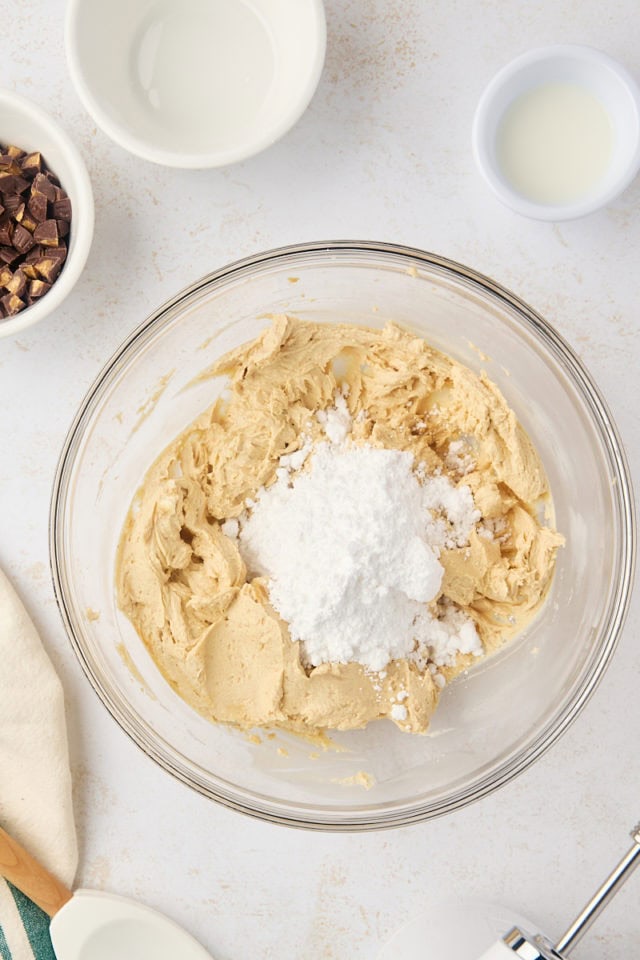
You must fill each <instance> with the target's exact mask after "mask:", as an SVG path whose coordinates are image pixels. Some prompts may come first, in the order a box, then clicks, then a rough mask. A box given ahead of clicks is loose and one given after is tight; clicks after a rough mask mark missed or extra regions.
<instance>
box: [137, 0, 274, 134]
mask: <svg viewBox="0 0 640 960" xmlns="http://www.w3.org/2000/svg"><path fill="white" fill-rule="evenodd" d="M131 69H132V72H133V77H134V81H135V84H134V85H135V89H136V91H137V94H138V97H139V99H140V102H141V105H142V107H143V109H144V110H145V112H146V113H147V114H149V115H150V116H151V117H152V119H153V121H154V122H155V123H156V124H157V125H158V126H159V127H161V128H163V129H164V130H169V131H171V132H172V134H173V135H174V136H176V137H183V138H184V139H183V142H182V143H175V148H176V149H179V148H181V147H182V148H188V149H190V150H198V149H209V148H210V147H211V145H212V141H213V142H216V141H217V142H219V143H227V142H233V141H234V140H235V139H236V138H237V137H238V136H239V135H242V134H243V133H246V131H247V130H248V129H250V128H251V126H252V125H253V124H255V122H256V119H257V117H258V114H259V112H260V109H261V108H262V106H263V105H264V103H265V100H266V98H267V95H268V93H269V89H270V86H271V83H272V80H273V77H274V72H275V57H274V50H273V43H272V39H271V36H270V34H269V32H268V30H267V28H266V26H265V24H264V23H263V21H262V20H261V18H260V17H259V15H258V14H257V13H256V12H255V11H254V10H253V9H252V8H251V6H250V5H248V4H246V3H245V2H244V0H180V3H175V2H173V0H158V2H156V3H154V4H153V5H152V6H151V9H150V10H149V12H148V14H147V15H146V17H145V19H144V20H143V22H142V24H141V27H140V29H139V31H138V35H137V38H136V40H135V42H134V44H133V50H132V63H131Z"/></svg>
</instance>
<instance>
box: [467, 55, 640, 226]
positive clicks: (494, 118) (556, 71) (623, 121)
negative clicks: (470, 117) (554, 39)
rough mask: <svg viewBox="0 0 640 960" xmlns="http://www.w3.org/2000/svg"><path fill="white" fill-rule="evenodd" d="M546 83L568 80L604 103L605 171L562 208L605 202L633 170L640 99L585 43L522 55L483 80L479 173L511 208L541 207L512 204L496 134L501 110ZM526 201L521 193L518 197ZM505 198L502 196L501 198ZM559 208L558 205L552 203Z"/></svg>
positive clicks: (638, 156) (637, 159)
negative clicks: (608, 144) (608, 139)
mask: <svg viewBox="0 0 640 960" xmlns="http://www.w3.org/2000/svg"><path fill="white" fill-rule="evenodd" d="M547 83H571V84H577V85H578V86H581V87H582V88H583V89H585V90H586V91H588V92H589V93H591V94H592V95H593V96H594V97H595V98H596V99H597V100H599V101H600V103H601V104H602V105H603V106H604V108H605V110H606V112H607V114H608V115H609V117H610V120H611V126H612V133H613V136H612V153H611V160H610V163H609V166H608V169H607V171H606V173H605V175H604V176H603V177H602V179H601V180H599V181H598V182H597V183H596V184H594V185H593V187H592V189H591V191H590V192H589V193H588V194H586V195H585V196H584V197H581V198H580V200H579V201H576V202H575V203H572V204H568V205H567V210H568V211H569V212H570V211H571V209H575V211H576V215H579V213H580V210H581V209H582V208H585V209H586V208H588V207H592V206H593V205H594V204H596V205H598V204H599V202H601V201H602V202H606V200H607V199H608V198H612V197H613V196H614V195H615V194H616V193H617V192H619V190H621V189H623V188H624V187H625V186H627V184H628V183H629V181H630V179H631V178H632V177H633V176H634V175H635V173H636V172H637V170H638V164H639V163H640V102H639V101H638V93H637V88H636V86H635V83H634V82H633V80H631V78H630V77H628V76H627V75H626V72H625V71H624V70H622V68H620V67H619V66H618V65H617V64H616V63H615V62H614V61H612V60H610V58H609V57H606V56H604V55H602V54H600V53H599V51H597V50H590V49H589V48H579V47H578V48H571V47H569V48H567V47H564V48H560V49H559V50H557V52H553V50H552V51H550V52H549V53H548V54H545V53H544V51H542V52H541V53H540V55H539V56H536V53H535V51H534V52H532V54H531V58H530V60H527V55H525V56H524V57H523V58H522V60H517V61H515V62H514V63H513V64H512V65H508V66H507V67H505V68H504V70H503V71H501V72H500V73H499V74H498V75H497V76H496V78H495V79H494V80H493V81H492V83H491V84H489V87H488V88H487V91H486V93H485V95H484V97H483V99H482V100H481V103H480V106H479V109H478V116H477V117H476V130H475V146H476V151H477V154H478V159H479V161H480V163H481V167H482V169H483V172H484V174H485V176H487V177H488V179H489V180H490V182H491V185H492V186H493V187H494V189H496V190H498V191H499V192H500V194H501V195H502V196H503V198H509V197H511V201H512V203H514V202H515V204H516V209H518V208H520V210H521V212H525V213H526V212H529V213H530V215H532V216H535V212H534V208H535V207H536V206H537V207H539V208H542V207H544V205H538V204H534V203H529V204H528V206H529V208H530V210H529V211H527V210H526V209H525V208H524V207H523V206H522V205H518V201H519V200H520V199H521V198H520V195H519V194H518V192H517V191H515V190H514V189H513V187H512V185H511V184H510V182H509V180H508V179H507V178H506V177H505V176H504V173H503V171H502V168H501V165H500V161H499V158H498V155H497V139H498V138H497V134H498V131H499V128H500V123H501V121H502V119H503V117H504V115H505V112H506V111H507V110H508V108H509V107H510V106H511V104H512V103H513V102H514V101H515V100H516V99H517V98H518V97H520V96H522V95H523V94H525V93H528V92H529V91H531V90H533V89H535V88H536V87H539V86H541V85H543V84H547ZM524 199H525V200H526V198H524ZM507 202H508V200H507ZM556 209H557V212H558V213H560V212H561V208H560V205H558V207H557V208H556Z"/></svg>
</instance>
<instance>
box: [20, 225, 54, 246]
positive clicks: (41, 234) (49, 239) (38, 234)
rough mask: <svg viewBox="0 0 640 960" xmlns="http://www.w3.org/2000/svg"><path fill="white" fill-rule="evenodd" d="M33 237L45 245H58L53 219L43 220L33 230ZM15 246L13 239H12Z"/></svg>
mask: <svg viewBox="0 0 640 960" xmlns="http://www.w3.org/2000/svg"><path fill="white" fill-rule="evenodd" d="M33 239H34V240H36V241H37V242H38V243H42V244H44V246H45V247H57V246H58V224H57V223H56V221H55V220H43V222H42V223H39V224H38V225H37V227H36V228H35V230H34V231H33ZM14 246H15V241H14Z"/></svg>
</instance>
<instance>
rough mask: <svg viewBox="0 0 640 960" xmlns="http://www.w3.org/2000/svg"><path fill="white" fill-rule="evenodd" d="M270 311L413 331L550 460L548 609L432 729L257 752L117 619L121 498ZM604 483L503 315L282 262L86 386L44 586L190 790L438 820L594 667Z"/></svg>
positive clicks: (386, 266) (286, 810)
mask: <svg viewBox="0 0 640 960" xmlns="http://www.w3.org/2000/svg"><path fill="white" fill-rule="evenodd" d="M407 262H409V263H412V261H410V260H409V261H407ZM292 276H293V277H299V280H298V282H297V283H291V282H290V278H291V277H292ZM265 311H290V312H292V313H294V314H296V315H298V316H300V317H303V318H308V319H314V320H323V321H328V322H334V321H337V320H340V321H348V322H353V323H359V324H366V325H370V326H375V327H380V326H382V325H383V324H384V322H385V321H386V320H395V321H398V322H400V323H403V324H405V325H407V326H409V327H411V328H413V329H414V330H416V331H417V332H418V333H420V334H421V335H423V336H425V337H426V338H427V339H428V340H429V341H430V342H431V343H433V344H434V345H435V346H437V347H439V348H441V349H443V350H445V351H447V352H449V353H450V354H452V355H453V356H455V357H456V358H457V359H458V360H460V361H462V362H463V363H466V364H468V365H469V366H470V367H471V368H473V369H475V370H480V369H481V368H484V369H486V370H487V372H488V374H489V375H490V377H491V378H492V379H493V380H494V381H495V382H496V383H497V384H498V385H499V386H500V388H501V389H502V391H503V392H504V394H505V396H506V398H507V400H508V402H509V403H510V404H511V405H512V406H513V408H514V409H515V411H516V412H517V415H518V416H519V417H520V419H521V421H522V423H523V424H524V426H525V428H526V429H527V430H528V432H529V434H530V435H531V437H532V438H533V440H534V442H535V444H536V446H537V448H538V450H539V452H540V454H541V456H542V459H543V461H544V464H545V466H546V469H547V472H548V475H549V480H550V484H551V489H552V491H553V495H554V501H555V510H556V515H557V526H558V528H559V529H560V530H561V531H562V532H563V533H564V534H565V536H566V538H567V544H566V547H564V549H562V550H561V551H560V553H559V557H558V565H557V572H556V575H555V579H554V582H553V587H552V591H551V594H550V596H549V598H548V601H547V603H546V606H545V607H544V609H543V611H542V613H541V614H540V615H539V617H538V618H537V619H536V620H535V621H534V622H533V623H532V624H531V625H530V626H529V627H528V628H527V629H526V630H525V631H524V633H523V634H522V635H521V637H520V638H519V639H518V640H517V641H516V642H514V643H513V644H511V645H510V646H508V647H507V648H506V649H504V650H503V651H502V652H500V653H499V654H498V655H496V656H495V657H493V658H492V659H490V660H488V661H486V662H484V663H483V664H482V665H480V666H479V667H478V668H476V669H474V670H473V671H471V672H470V673H469V675H468V676H465V677H462V678H460V679H459V680H457V681H456V682H455V683H453V684H452V685H451V686H450V687H449V688H448V689H447V690H446V691H445V693H444V696H443V698H442V701H441V705H440V707H439V709H438V711H437V713H436V715H435V718H434V721H433V723H432V726H431V729H430V731H429V734H428V735H427V736H424V737H422V736H410V735H406V734H403V733H401V732H400V731H399V730H397V729H396V728H395V727H394V726H393V725H392V724H391V723H389V722H379V723H375V724H372V725H370V726H369V728H367V729H366V730H364V731H355V732H350V733H342V734H336V735H335V737H334V739H335V741H336V742H337V743H338V744H340V745H341V746H342V747H344V748H346V750H345V752H335V751H331V750H330V751H326V752H324V751H322V750H321V749H318V748H317V747H314V746H313V745H310V744H308V743H306V742H304V741H301V740H298V739H296V738H294V737H291V736H288V735H285V734H280V733H278V734H277V736H276V738H275V739H274V740H268V739H265V738H264V737H263V736H262V735H260V738H261V740H262V741H263V742H261V743H253V742H251V741H250V740H249V739H248V737H247V736H246V735H244V734H243V733H240V732H238V731H235V730H232V729H228V728H225V727H223V726H214V725H212V724H210V723H208V722H207V721H205V720H204V719H202V718H201V717H200V716H198V715H197V714H196V713H194V712H193V711H192V710H191V709H190V708H189V707H187V706H186V704H185V703H183V701H182V700H181V699H180V698H179V697H178V696H177V695H176V694H175V693H174V692H173V691H172V690H171V689H170V688H169V686H168V685H167V683H166V682H165V681H164V680H163V678H162V677H161V675H160V674H159V672H158V670H157V668H156V667H155V665H154V663H153V661H152V660H151V658H150V656H149V654H148V653H147V651H146V649H145V647H144V645H143V644H142V642H141V641H140V639H139V638H138V636H137V634H136V633H135V631H134V630H133V628H132V627H131V625H130V623H129V622H128V620H127V619H126V618H125V617H124V616H123V615H122V614H121V613H120V612H119V611H118V609H117V605H116V599H115V590H114V558H115V553H116V546H117V542H118V537H119V533H120V529H121V526H122V523H123V520H124V517H125V514H126V511H127V509H128V506H129V503H130V501H131V498H132V497H133V494H134V492H135V490H136V489H137V487H138V485H139V484H140V482H141V480H142V477H143V475H144V473H145V471H146V470H147V468H148V467H149V465H150V464H151V462H152V461H153V460H154V458H155V457H156V456H157V454H158V453H159V451H160V450H161V449H162V448H163V447H164V446H165V445H166V444H167V443H168V442H169V441H170V440H171V438H173V437H174V435H176V434H177V433H178V432H179V431H181V430H182V429H183V428H184V427H186V426H187V425H188V424H189V422H190V421H191V420H192V419H193V418H194V417H195V416H196V415H197V414H199V413H200V412H201V411H202V410H203V409H204V408H206V407H207V406H208V405H209V404H211V403H212V402H213V400H214V399H215V397H216V396H217V395H218V393H219V392H220V390H221V389H222V388H223V385H224V384H223V382H221V381H220V380H218V379H216V380H214V379H207V378H204V379H195V378H196V377H197V375H198V374H201V373H202V371H204V370H206V368H207V367H208V366H209V365H210V364H211V363H212V362H213V361H214V360H215V359H216V358H217V357H218V356H220V354H221V353H222V352H224V351H226V350H228V349H230V348H232V347H234V346H236V345H237V344H239V343H242V342H243V341H246V340H248V339H250V338H253V337H255V336H256V335H257V334H258V333H259V331H260V330H262V329H263V328H264V327H265V325H266V324H267V323H268V322H269V321H268V320H267V319H266V318H265V317H264V314H265ZM479 351H482V352H483V353H484V354H486V353H488V354H490V358H486V357H484V358H481V357H480V354H479ZM612 471H613V468H612V466H611V465H610V463H609V462H608V458H607V454H606V452H605V450H604V448H603V442H602V439H601V435H600V434H599V432H598V429H597V428H596V426H595V425H594V421H593V418H592V415H591V413H590V412H589V410H588V408H587V406H586V405H585V402H584V399H583V398H582V397H581V396H580V394H579V392H578V391H577V390H576V387H575V383H574V381H573V380H572V378H571V376H569V375H568V373H567V371H566V369H564V368H563V366H562V364H560V363H558V362H557V360H556V359H555V358H554V357H553V356H552V355H551V354H550V353H549V352H548V351H547V350H546V349H545V347H543V345H542V343H541V340H540V338H539V337H536V336H534V334H533V333H532V332H531V331H530V330H528V329H527V328H526V326H524V325H523V323H522V321H521V320H520V319H519V317H518V314H517V311H516V310H514V309H513V308H512V307H511V306H509V305H508V304H506V303H500V302H499V301H498V300H497V299H492V298H491V297H490V296H488V295H487V293H486V291H482V290H480V289H478V288H477V286H474V285H473V284H471V283H466V282H465V281H464V280H460V279H455V278H453V277H452V276H450V275H447V274H446V272H442V271H441V272H438V271H437V270H435V269H433V268H428V267H425V266H420V265H419V264H418V265H417V276H415V277H414V276H410V275H409V274H408V273H407V271H406V264H405V263H403V262H402V261H400V262H399V263H385V262H384V261H382V262H381V261H380V260H376V258H375V257H374V256H371V257H366V256H365V257H361V258H360V259H359V260H358V259H357V258H356V260H352V261H345V260H344V259H342V258H339V257H338V258H336V259H335V260H334V261H332V260H331V259H327V260H326V261H325V262H323V263H316V262H313V261H310V260H309V261H306V262H305V261H304V258H300V259H299V262H296V261H295V259H294V261H293V262H284V263H282V264H275V265H270V266H269V267H268V268H267V267H265V268H263V269H258V270H257V272H256V273H254V275H253V276H250V275H244V276H243V275H242V272H240V274H239V275H237V276H235V277H233V278H231V279H230V280H229V281H227V282H224V283H221V284H220V285H216V284H213V285H211V286H210V287H209V288H207V287H204V288H202V289H200V290H199V291H197V292H196V293H194V294H193V295H192V296H191V297H190V298H188V299H187V301H185V302H184V303H183V304H182V306H180V307H177V308H176V309H175V310H173V311H169V314H168V316H167V321H166V323H165V325H163V327H162V329H159V330H158V332H157V333H156V334H155V335H151V333H150V332H148V333H145V334H143V335H141V336H140V338H139V339H138V341H137V345H136V349H135V350H133V349H129V350H127V351H125V354H124V356H122V359H121V361H120V362H119V363H118V364H117V365H116V367H114V368H113V371H112V372H111V373H110V374H109V376H108V377H107V379H106V380H105V381H104V382H103V383H102V384H101V385H100V387H99V389H98V392H97V393H96V395H95V397H94V399H93V400H92V401H91V404H90V406H89V409H88V410H87V411H86V413H85V416H84V417H83V419H82V421H81V424H80V429H77V430H76V431H75V435H74V439H73V441H72V445H71V448H70V451H69V453H68V454H67V458H66V465H65V468H64V477H63V493H62V497H61V498H60V499H59V502H58V506H57V508H56V515H55V518H54V520H55V525H56V529H55V531H54V539H55V544H56V545H55V552H56V554H57V556H58V561H57V565H58V567H59V571H60V572H59V577H60V586H59V589H60V592H61V596H62V599H63V606H64V609H65V610H66V615H67V617H68V623H69V625H70V628H71V630H72V632H73V633H74V635H75V638H76V644H77V645H78V646H79V647H80V650H81V657H82V659H83V660H84V661H85V664H86V666H87V668H88V670H89V673H90V675H92V677H93V681H94V683H96V685H97V686H98V688H99V689H100V691H101V695H102V696H103V698H104V699H105V700H106V701H107V703H109V705H110V707H111V709H112V710H114V712H115V713H116V716H118V718H119V719H120V721H121V722H123V724H124V726H125V728H126V729H128V730H129V732H131V733H132V734H133V735H134V737H135V738H136V739H137V740H138V742H140V743H141V744H142V745H143V746H144V748H145V749H147V750H148V751H149V752H150V753H152V755H154V756H156V758H159V757H160V759H161V762H162V763H164V764H165V766H168V767H170V768H171V769H172V770H173V772H175V773H177V774H178V775H179V776H181V777H182V778H184V779H186V780H188V781H189V782H191V783H192V784H193V785H196V786H198V787H199V788H200V789H202V790H203V791H204V792H206V793H209V794H210V795H216V796H218V797H219V798H220V797H222V798H223V799H224V798H226V799H227V800H228V801H230V802H232V803H235V804H237V805H239V806H242V807H244V808H245V809H247V808H248V809H251V810H254V811H255V810H257V811H258V812H259V813H261V814H262V815H266V816H273V817H276V816H283V817H285V818H289V819H296V820H303V821H305V820H306V821H314V822H317V821H318V820H320V821H321V822H325V823H332V824H345V823H346V824H349V823H355V822H357V821H364V822H367V821H369V820H371V819H373V820H376V818H380V817H381V816H382V817H384V816H387V815H389V816H395V815H400V816H404V815H410V813H411V811H412V810H414V809H415V808H417V807H425V806H426V807H429V808H430V809H431V810H435V809H436V808H438V806H439V805H441V804H442V803H445V802H449V801H450V800H451V798H458V800H459V801H461V802H466V800H467V799H468V798H469V797H470V796H471V795H472V794H473V792H474V790H475V789H476V788H477V787H478V785H479V784H481V783H485V785H486V783H487V782H489V783H492V782H494V783H497V782H498V780H499V778H500V776H501V771H502V772H504V769H505V768H506V767H507V766H508V765H509V764H510V763H511V762H513V761H514V759H517V758H518V757H520V758H521V757H522V755H523V753H526V751H527V750H530V749H532V748H533V746H534V745H535V744H536V743H537V742H539V741H542V742H543V741H544V740H545V738H547V737H548V736H549V730H550V729H551V727H553V725H554V723H555V722H556V721H557V719H558V717H559V716H560V714H561V713H562V712H563V710H565V709H566V708H567V707H568V705H569V704H570V702H571V700H572V697H575V695H576V690H577V689H578V688H580V686H581V684H583V683H584V682H585V678H587V677H589V676H590V675H591V674H592V673H593V671H594V669H595V668H594V663H595V662H596V661H597V660H598V658H599V656H600V655H601V653H602V647H603V643H604V642H605V640H604V639H603V636H604V634H606V630H607V629H608V624H609V618H610V617H611V607H612V604H613V602H614V601H613V599H612V598H613V597H614V594H615V593H616V591H617V590H618V589H619V586H620V582H619V581H620V578H621V573H620V555H621V550H622V546H621V544H622V538H623V534H622V532H621V521H620V516H619V509H620V508H619V501H618V491H617V490H616V489H615V487H612V482H611V478H612ZM587 480H588V482H587ZM578 491H579V495H577V492H578ZM88 611H95V612H96V613H98V614H99V619H90V618H89V616H88ZM278 747H281V748H284V749H285V750H286V755H285V754H283V753H279V752H278ZM361 770H364V771H365V772H367V773H369V774H370V775H371V776H372V777H373V778H374V779H375V784H374V786H373V787H372V788H371V790H370V791H368V792H366V793H365V792H364V791H363V790H362V788H361V787H358V786H346V785H344V784H341V783H338V782H337V781H339V780H341V779H344V778H348V777H351V776H353V775H354V774H357V773H358V771H361Z"/></svg>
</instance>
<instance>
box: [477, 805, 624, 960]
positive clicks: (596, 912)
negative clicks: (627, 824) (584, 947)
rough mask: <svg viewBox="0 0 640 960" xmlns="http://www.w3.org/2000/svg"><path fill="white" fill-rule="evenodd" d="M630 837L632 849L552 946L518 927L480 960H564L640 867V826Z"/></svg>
mask: <svg viewBox="0 0 640 960" xmlns="http://www.w3.org/2000/svg"><path fill="white" fill-rule="evenodd" d="M631 836H632V838H633V846H632V847H631V849H630V850H629V852H628V853H627V854H626V856H624V857H623V858H622V860H621V861H620V863H619V864H618V866H617V867H616V868H615V869H614V870H613V871H612V873H610V874H609V876H608V877H607V879H606V880H605V881H604V883H603V884H602V886H601V887H600V888H599V889H598V890H597V891H596V893H595V894H594V895H593V897H592V898H591V900H589V902H588V903H587V905H586V906H585V908H584V909H583V910H582V911H581V912H580V913H579V914H578V916H577V917H576V918H575V920H574V921H573V923H572V924H571V926H570V927H569V928H568V930H567V931H566V933H564V934H563V935H562V936H561V937H560V939H559V940H558V942H557V943H556V944H555V946H554V945H553V944H552V942H551V941H550V940H549V939H547V937H545V936H543V935H542V934H540V933H538V934H535V935H532V934H530V933H526V932H525V931H523V930H521V929H520V928H519V927H513V928H512V929H511V930H510V931H509V932H508V933H507V934H505V936H504V937H503V938H502V940H499V941H498V942H497V943H495V944H494V945H493V946H492V947H490V948H489V950H487V951H486V952H485V953H483V955H482V957H480V960H515V958H516V957H520V958H521V960H566V958H567V957H568V956H569V954H570V953H571V951H572V950H573V948H574V947H575V946H576V944H577V943H579V942H580V940H582V938H583V936H584V935H585V933H586V932H587V930H588V929H589V928H590V926H591V924H592V923H593V922H594V921H595V920H596V919H597V918H598V917H599V916H600V914H601V913H602V911H603V910H604V908H605V907H606V905H607V904H608V903H609V901H610V900H611V898H612V897H614V896H615V894H616V893H617V892H618V890H619V889H620V887H621V886H622V884H623V883H624V882H625V880H627V879H628V878H629V877H630V876H631V874H632V873H633V871H634V870H635V868H636V867H637V866H638V865H639V864H640V824H638V826H637V827H635V829H634V830H632V832H631Z"/></svg>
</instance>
